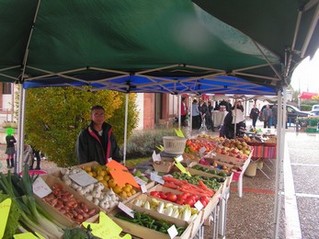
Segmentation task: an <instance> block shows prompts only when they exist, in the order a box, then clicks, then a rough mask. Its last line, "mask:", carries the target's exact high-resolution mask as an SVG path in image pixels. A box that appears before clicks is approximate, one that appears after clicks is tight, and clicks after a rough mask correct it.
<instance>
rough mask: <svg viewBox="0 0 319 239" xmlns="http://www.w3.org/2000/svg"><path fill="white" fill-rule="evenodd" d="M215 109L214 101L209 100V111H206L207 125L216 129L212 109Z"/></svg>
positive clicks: (208, 127) (210, 128) (211, 128)
mask: <svg viewBox="0 0 319 239" xmlns="http://www.w3.org/2000/svg"><path fill="white" fill-rule="evenodd" d="M213 110H214V107H213V106H212V102H211V101H208V105H207V111H206V116H205V117H206V118H205V120H206V126H207V129H208V130H214V127H213V126H214V125H213V118H212V111H213Z"/></svg>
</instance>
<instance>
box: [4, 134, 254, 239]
mask: <svg viewBox="0 0 319 239" xmlns="http://www.w3.org/2000/svg"><path fill="white" fill-rule="evenodd" d="M180 138H181V137H175V141H174V140H171V141H170V144H168V145H171V148H169V147H166V153H170V154H171V155H172V153H175V154H176V153H181V154H179V155H178V156H177V155H175V156H174V157H165V158H157V159H156V158H154V157H153V159H152V160H151V161H150V162H151V164H150V167H149V168H147V169H146V170H145V171H144V172H141V171H136V170H133V171H130V170H129V169H127V168H126V167H125V166H123V165H122V164H120V163H118V162H116V161H114V160H112V161H110V162H109V163H108V164H107V165H99V164H98V163H97V162H90V163H86V164H81V165H76V166H73V167H71V168H61V169H57V170H56V171H55V172H52V173H50V174H45V175H40V177H38V178H37V179H36V180H35V181H34V182H32V179H31V176H30V172H28V169H27V168H25V169H24V172H23V174H22V177H19V176H14V180H15V181H21V182H28V183H27V185H25V186H24V187H22V188H20V189H19V191H23V192H28V195H27V196H28V197H30V198H34V199H35V201H34V202H35V203H36V205H38V206H37V207H40V208H42V209H41V211H45V212H46V213H49V214H50V215H51V217H50V218H51V219H50V220H51V221H50V223H51V225H52V224H55V231H50V230H49V229H48V228H47V227H43V228H42V227H41V225H42V224H41V223H40V224H38V225H37V224H33V223H31V222H30V221H29V220H27V221H26V222H25V220H26V218H24V217H22V218H19V219H18V221H17V224H18V225H20V226H19V228H16V230H17V231H19V233H18V234H22V233H25V235H30V233H32V232H37V233H39V234H40V235H42V236H44V238H50V239H51V238H62V235H63V234H64V233H63V230H65V229H68V230H72V231H74V230H82V231H83V230H84V231H85V230H86V229H85V228H87V227H88V226H89V225H90V227H91V229H92V231H91V233H92V234H93V235H95V236H97V237H98V236H100V235H101V230H102V229H103V230H104V232H106V231H107V232H108V233H111V232H110V231H108V230H110V228H109V227H108V226H107V225H106V224H105V225H104V224H103V220H109V221H111V222H112V225H113V224H114V225H117V227H118V228H119V230H118V231H117V236H116V235H114V236H115V237H114V238H121V237H120V236H119V234H120V233H121V232H122V234H121V236H124V237H123V238H131V236H130V235H132V236H134V237H137V238H149V237H150V236H152V237H154V238H158V239H162V238H185V239H186V238H194V237H196V238H203V228H204V225H211V227H210V228H211V230H212V235H214V236H213V238H218V236H220V235H225V223H226V209H227V200H228V197H229V192H230V190H229V188H230V184H231V182H232V181H233V178H234V175H236V174H238V175H242V173H243V172H244V170H245V166H244V165H246V164H248V163H249V160H250V157H251V148H249V146H247V147H246V146H245V149H243V150H242V151H240V150H238V148H236V142H235V141H227V142H226V143H227V144H228V143H231V144H232V145H228V147H225V146H224V143H225V142H224V141H223V139H222V138H219V137H215V138H213V137H210V136H204V137H203V135H202V136H198V137H196V138H191V139H183V138H181V139H180ZM173 139H174V138H173ZM179 140H180V141H183V142H184V144H180V143H179ZM172 145H173V146H172ZM176 145H177V146H176ZM243 145H244V144H243ZM226 148H229V151H227V152H226V151H225V154H224V152H222V150H226ZM181 149H183V151H182V152H181V151H180V150H181ZM230 149H231V150H230ZM172 150H173V151H172ZM164 151H165V148H164ZM184 151H187V153H185V152H184ZM199 153H200V154H201V156H200V155H199ZM239 177H240V176H239ZM12 179H13V176H12V175H11V174H10V173H9V174H8V175H4V174H1V177H0V189H1V190H3V192H4V193H7V194H8V195H9V197H8V198H10V199H11V201H13V199H15V198H16V197H17V195H15V194H14V193H13V191H15V190H16V189H17V188H15V189H14V190H13V191H12V190H11V189H10V187H9V186H8V185H9V184H10V183H8V182H10V181H11V180H12ZM17 185H21V184H20V183H18V184H17ZM19 187H20V186H19ZM20 196H21V195H20ZM11 201H10V202H11ZM1 203H2V202H1ZM20 203H21V204H20ZM23 205H25V206H26V205H27V204H25V201H20V199H19V206H21V208H24V207H25V206H23ZM29 217H30V218H31V217H32V213H31V214H30V215H29ZM105 218H106V219H105ZM4 219H5V221H6V222H7V221H10V220H11V218H9V217H8V218H7V217H6V216H5V218H4ZM10 222H11V221H10ZM4 225H5V228H6V225H8V224H6V223H5V224H4ZM97 225H99V227H98V226H97ZM98 228H99V229H98ZM62 229H63V230H62ZM48 230H49V231H48ZM0 232H1V230H0ZM4 232H6V230H4ZM11 233H16V232H12V231H11ZM123 233H124V234H123ZM30 238H32V237H30ZM63 238H71V237H67V236H65V237H63Z"/></svg>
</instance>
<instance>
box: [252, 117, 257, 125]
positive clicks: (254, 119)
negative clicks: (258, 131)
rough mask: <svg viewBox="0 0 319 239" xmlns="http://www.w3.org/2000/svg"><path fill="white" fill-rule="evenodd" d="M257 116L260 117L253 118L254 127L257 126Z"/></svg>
mask: <svg viewBox="0 0 319 239" xmlns="http://www.w3.org/2000/svg"><path fill="white" fill-rule="evenodd" d="M257 118H258V117H254V118H253V119H252V120H253V127H254V128H256V122H257Z"/></svg>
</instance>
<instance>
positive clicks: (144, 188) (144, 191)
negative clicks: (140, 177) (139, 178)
mask: <svg viewBox="0 0 319 239" xmlns="http://www.w3.org/2000/svg"><path fill="white" fill-rule="evenodd" d="M141 191H142V193H146V192H147V188H146V185H145V184H143V185H141Z"/></svg>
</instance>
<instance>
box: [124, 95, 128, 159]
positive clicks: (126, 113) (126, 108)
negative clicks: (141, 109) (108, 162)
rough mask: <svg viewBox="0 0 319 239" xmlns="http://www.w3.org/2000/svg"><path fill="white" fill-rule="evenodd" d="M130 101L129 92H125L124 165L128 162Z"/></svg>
mask: <svg viewBox="0 0 319 239" xmlns="http://www.w3.org/2000/svg"><path fill="white" fill-rule="evenodd" d="M128 101H129V95H128V93H127V94H125V122H124V144H123V164H124V165H125V162H126V144H127V119H128Z"/></svg>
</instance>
